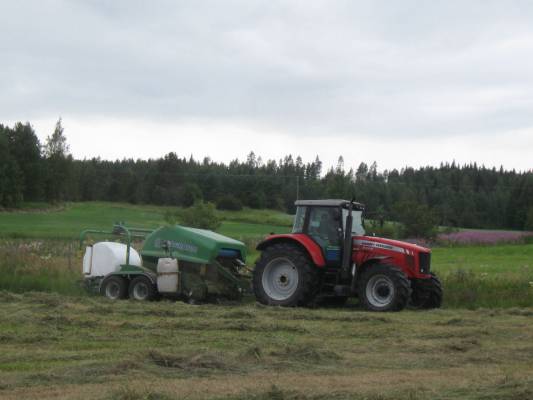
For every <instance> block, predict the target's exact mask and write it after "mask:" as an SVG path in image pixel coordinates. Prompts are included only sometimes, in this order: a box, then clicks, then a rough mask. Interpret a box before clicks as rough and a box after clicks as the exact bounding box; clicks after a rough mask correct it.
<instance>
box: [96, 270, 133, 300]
mask: <svg viewBox="0 0 533 400" xmlns="http://www.w3.org/2000/svg"><path fill="white" fill-rule="evenodd" d="M100 294H101V295H102V296H105V297H107V298H108V299H110V300H119V299H125V298H126V297H128V281H127V280H126V279H124V278H123V277H121V276H116V275H112V276H108V277H107V278H105V279H104V280H103V281H102V284H101V285H100Z"/></svg>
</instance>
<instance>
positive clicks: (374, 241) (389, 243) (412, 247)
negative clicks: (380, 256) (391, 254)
mask: <svg viewBox="0 0 533 400" xmlns="http://www.w3.org/2000/svg"><path fill="white" fill-rule="evenodd" d="M353 242H354V244H355V245H358V246H363V247H372V248H376V249H385V250H391V251H396V252H399V253H405V250H409V251H410V252H413V253H420V252H423V253H431V249H428V248H427V247H422V246H419V245H417V244H413V243H408V242H401V241H399V240H393V239H385V238H381V237H376V236H354V237H353Z"/></svg>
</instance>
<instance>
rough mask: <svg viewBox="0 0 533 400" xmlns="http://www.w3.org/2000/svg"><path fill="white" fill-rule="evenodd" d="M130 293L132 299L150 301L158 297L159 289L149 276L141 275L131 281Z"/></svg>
mask: <svg viewBox="0 0 533 400" xmlns="http://www.w3.org/2000/svg"><path fill="white" fill-rule="evenodd" d="M129 294H130V299H132V300H138V301H149V300H153V299H155V298H156V296H157V289H156V287H155V285H154V284H153V283H152V281H151V280H150V279H149V278H147V277H146V276H144V275H140V276H137V277H136V278H134V279H133V280H132V281H131V282H130V290H129Z"/></svg>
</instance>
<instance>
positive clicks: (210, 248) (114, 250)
mask: <svg viewBox="0 0 533 400" xmlns="http://www.w3.org/2000/svg"><path fill="white" fill-rule="evenodd" d="M94 234H98V235H106V236H113V237H114V238H120V239H121V241H122V242H123V243H116V242H98V243H95V244H93V245H89V246H88V247H87V249H86V252H85V256H84V260H83V272H84V276H85V282H86V286H87V287H89V288H93V289H98V290H99V291H100V293H102V294H103V295H105V296H107V297H109V298H112V299H119V298H126V297H128V296H129V297H131V298H134V299H138V300H149V299H152V298H155V297H157V296H158V295H160V294H164V295H167V296H174V297H182V298H186V299H189V300H203V299H205V298H206V297H207V296H208V294H216V295H222V296H225V297H229V298H238V297H240V296H241V295H242V293H243V292H244V291H245V290H246V289H247V287H248V284H247V280H246V279H245V278H244V277H243V275H242V274H241V271H242V268H243V267H244V265H245V264H244V263H245V260H246V247H245V245H244V243H242V242H240V241H238V240H234V239H231V238H229V237H226V236H223V235H220V234H218V233H215V232H212V231H208V230H204V229H196V228H189V227H184V226H180V225H175V226H165V227H161V228H158V229H155V230H149V229H140V228H128V227H126V226H125V225H124V224H116V225H114V227H113V230H111V231H100V230H92V229H89V230H85V231H83V232H82V233H81V235H80V246H82V245H83V242H84V240H85V238H86V237H87V236H88V235H94ZM135 239H143V240H144V242H143V245H142V248H141V250H140V252H137V251H136V250H135V249H134V248H133V247H132V241H133V240H135ZM169 282H172V283H171V285H170V287H171V289H169Z"/></svg>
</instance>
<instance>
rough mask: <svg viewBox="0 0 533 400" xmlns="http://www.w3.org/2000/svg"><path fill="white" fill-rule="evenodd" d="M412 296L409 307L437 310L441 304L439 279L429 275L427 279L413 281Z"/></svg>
mask: <svg viewBox="0 0 533 400" xmlns="http://www.w3.org/2000/svg"><path fill="white" fill-rule="evenodd" d="M411 286H412V287H413V294H412V295H411V305H412V306H413V307H415V308H420V309H430V308H439V307H440V306H441V304H442V284H441V283H440V280H439V278H438V277H437V276H436V275H435V274H433V273H431V278H429V279H415V280H413V281H412V283H411Z"/></svg>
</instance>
